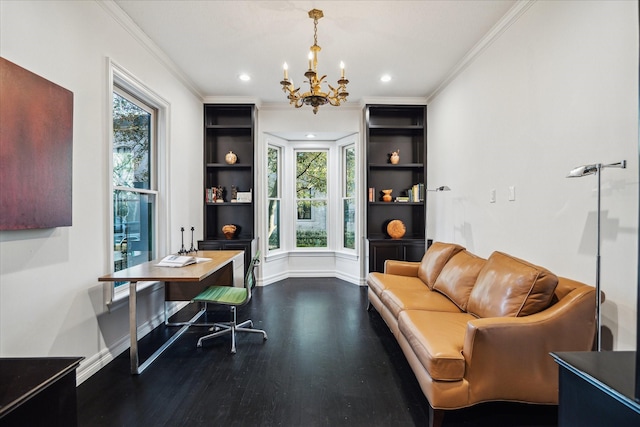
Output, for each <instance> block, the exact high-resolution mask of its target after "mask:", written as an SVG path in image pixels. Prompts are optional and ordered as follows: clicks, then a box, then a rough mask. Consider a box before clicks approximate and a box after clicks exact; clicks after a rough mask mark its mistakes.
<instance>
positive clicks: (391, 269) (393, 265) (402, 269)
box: [384, 259, 420, 277]
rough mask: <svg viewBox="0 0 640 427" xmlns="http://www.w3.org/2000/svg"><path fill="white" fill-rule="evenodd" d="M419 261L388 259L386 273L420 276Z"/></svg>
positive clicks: (385, 267) (385, 266)
mask: <svg viewBox="0 0 640 427" xmlns="http://www.w3.org/2000/svg"><path fill="white" fill-rule="evenodd" d="M419 267H420V263H419V262H411V261H399V260H394V259H388V260H386V261H385V262H384V273H385V274H395V275H398V276H409V277H418V268H419Z"/></svg>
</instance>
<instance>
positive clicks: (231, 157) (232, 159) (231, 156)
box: [224, 151, 238, 165]
mask: <svg viewBox="0 0 640 427" xmlns="http://www.w3.org/2000/svg"><path fill="white" fill-rule="evenodd" d="M224 161H225V162H227V164H228V165H235V164H236V162H237V161H238V156H236V155H235V153H234V152H233V151H229V152H228V153H227V154H225V156H224Z"/></svg>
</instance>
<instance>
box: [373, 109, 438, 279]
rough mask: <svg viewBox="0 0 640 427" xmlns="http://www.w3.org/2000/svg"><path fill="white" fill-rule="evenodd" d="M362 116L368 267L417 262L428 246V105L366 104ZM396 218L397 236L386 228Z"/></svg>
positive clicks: (378, 268)
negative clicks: (400, 228)
mask: <svg viewBox="0 0 640 427" xmlns="http://www.w3.org/2000/svg"><path fill="white" fill-rule="evenodd" d="M365 119H366V120H365V122H366V148H367V188H368V194H367V215H366V217H367V227H366V233H367V240H368V242H369V271H382V269H383V268H384V261H385V260H387V259H400V260H406V261H419V260H420V259H421V258H422V256H423V255H424V251H425V248H426V246H425V181H426V154H427V153H426V151H427V145H426V141H427V139H426V106H424V105H417V106H416V105H367V106H366V108H365ZM394 152H395V153H396V154H397V155H398V157H399V159H398V160H397V163H395V160H396V159H393V161H394V162H393V163H392V159H391V156H392V153H394ZM383 190H391V192H390V194H389V195H390V198H389V197H385V194H384V193H385V192H383ZM387 193H389V192H388V191H387ZM396 219H397V220H400V221H402V223H403V224H404V225H405V228H406V233H405V235H404V236H403V237H402V238H400V239H392V238H391V237H390V236H389V234H388V232H387V225H388V224H389V222H391V221H392V220H396Z"/></svg>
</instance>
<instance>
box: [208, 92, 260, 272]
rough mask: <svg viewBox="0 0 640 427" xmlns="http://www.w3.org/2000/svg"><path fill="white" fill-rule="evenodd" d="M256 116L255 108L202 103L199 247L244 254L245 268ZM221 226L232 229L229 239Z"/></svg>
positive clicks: (249, 243) (250, 233)
mask: <svg viewBox="0 0 640 427" xmlns="http://www.w3.org/2000/svg"><path fill="white" fill-rule="evenodd" d="M255 115H256V109H255V106H254V105H248V104H242V105H237V104H230V105H229V104H224V105H223V104H205V105H204V153H203V157H204V190H203V194H202V197H203V205H204V233H203V240H202V241H199V242H198V248H199V249H206V250H211V249H214V250H215V249H237V250H244V251H245V267H246V266H248V265H249V262H250V260H251V250H252V242H253V239H254V212H255V208H254V203H255V198H254V194H253V192H254V188H255V186H254V182H255V176H254V165H255V154H254V152H255V150H254V147H255V144H254V141H255V134H254V132H255ZM230 153H233V155H230ZM234 160H235V161H234ZM225 225H234V226H235V227H236V231H235V234H234V235H233V237H232V238H227V236H225V234H224V232H223V227H224V226H225Z"/></svg>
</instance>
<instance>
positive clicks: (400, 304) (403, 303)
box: [380, 285, 460, 318]
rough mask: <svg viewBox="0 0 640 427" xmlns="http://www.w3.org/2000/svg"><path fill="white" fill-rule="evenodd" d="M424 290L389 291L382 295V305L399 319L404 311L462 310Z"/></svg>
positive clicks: (449, 301) (439, 295) (404, 289)
mask: <svg viewBox="0 0 640 427" xmlns="http://www.w3.org/2000/svg"><path fill="white" fill-rule="evenodd" d="M422 287H423V288H424V289H422V290H415V289H408V288H392V289H387V290H385V291H383V292H382V295H380V300H381V301H382V303H383V304H384V305H385V306H386V307H387V308H388V309H389V311H391V313H393V315H394V316H395V317H396V318H397V317H398V315H399V314H400V312H401V311H402V310H431V311H450V312H454V313H459V312H460V309H459V308H458V307H456V305H455V304H453V303H452V302H451V300H449V298H447V297H445V296H444V295H442V294H440V293H438V292H434V291H430V290H429V289H427V287H426V286H424V285H422Z"/></svg>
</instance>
